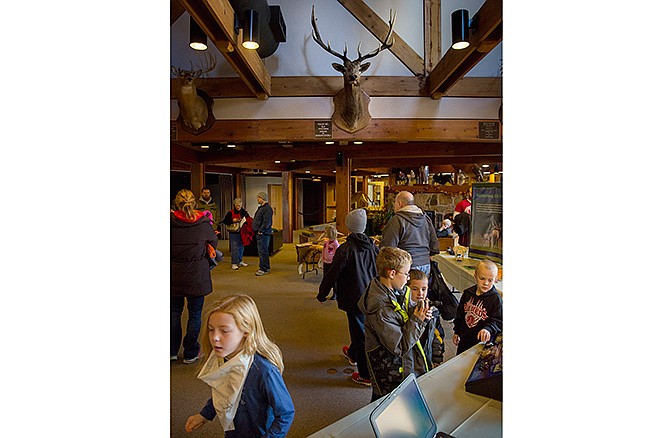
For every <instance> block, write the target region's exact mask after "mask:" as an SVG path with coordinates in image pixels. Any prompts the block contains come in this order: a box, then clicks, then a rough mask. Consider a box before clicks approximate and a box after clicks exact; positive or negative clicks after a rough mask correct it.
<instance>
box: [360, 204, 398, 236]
mask: <svg viewBox="0 0 670 438" xmlns="http://www.w3.org/2000/svg"><path fill="white" fill-rule="evenodd" d="M367 214H368V226H367V230H366V233H365V234H367V235H368V236H379V235H381V234H382V230H383V229H384V226H385V225H386V224H387V223H388V221H389V220H390V219H391V217H392V216H393V208H392V207H391V208H387V209H386V210H385V211H384V210H382V211H367Z"/></svg>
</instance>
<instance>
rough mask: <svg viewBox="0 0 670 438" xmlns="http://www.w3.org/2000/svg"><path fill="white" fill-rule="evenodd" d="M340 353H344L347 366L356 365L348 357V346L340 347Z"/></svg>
mask: <svg viewBox="0 0 670 438" xmlns="http://www.w3.org/2000/svg"><path fill="white" fill-rule="evenodd" d="M342 353H344V357H346V358H347V360H348V361H349V365H352V366H355V365H356V361H355V360H353V359H352V358H351V357H350V356H349V346H348V345H345V346H344V347H342Z"/></svg>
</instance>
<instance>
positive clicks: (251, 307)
mask: <svg viewBox="0 0 670 438" xmlns="http://www.w3.org/2000/svg"><path fill="white" fill-rule="evenodd" d="M217 312H220V313H227V314H229V315H230V316H232V317H233V319H234V320H235V324H237V328H239V329H240V330H241V331H243V332H244V333H245V334H246V336H245V337H244V339H243V340H242V343H243V344H244V345H243V347H242V352H244V353H245V354H248V355H250V356H253V355H254V354H256V353H259V354H260V355H261V356H263V357H265V358H266V359H267V360H269V361H270V362H272V363H273V364H274V365H275V366H276V367H277V368H279V372H280V373H283V372H284V361H283V359H282V354H281V350H279V347H278V346H277V344H275V343H274V342H272V341H271V340H270V339H269V338H268V337H267V335H266V334H265V329H264V328H263V321H261V316H260V314H259V313H258V308H257V307H256V302H255V301H254V300H253V298H251V297H250V296H248V295H244V294H236V295H228V296H225V297H223V298H222V299H220V300H219V301H217V302H216V303H214V305H213V307H212V309H211V310H210V311H209V312H208V313H207V317H206V318H205V320H204V321H203V324H202V329H201V331H200V345H201V348H202V350H203V352H204V353H205V356H204V357H205V358H207V357H209V355H210V353H211V352H212V345H211V343H210V342H209V329H208V327H207V326H208V325H209V318H210V317H211V316H212V314H214V313H217Z"/></svg>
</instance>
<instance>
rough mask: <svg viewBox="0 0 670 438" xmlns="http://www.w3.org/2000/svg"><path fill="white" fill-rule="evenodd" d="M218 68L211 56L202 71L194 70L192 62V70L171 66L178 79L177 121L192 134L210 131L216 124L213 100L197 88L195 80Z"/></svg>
mask: <svg viewBox="0 0 670 438" xmlns="http://www.w3.org/2000/svg"><path fill="white" fill-rule="evenodd" d="M214 67H216V60H215V59H214V57H213V56H212V55H211V54H209V56H208V58H207V65H206V66H205V67H202V68H200V69H194V68H193V62H191V69H190V70H182V69H181V68H177V67H174V66H171V71H172V74H173V75H175V76H176V77H177V79H178V83H179V90H178V103H179V117H178V118H177V121H178V122H180V123H181V125H182V126H183V127H184V128H185V129H186V130H187V131H188V132H191V133H192V134H200V133H201V132H204V131H206V130H207V129H209V128H210V127H211V125H212V123H213V122H214V116H213V114H212V104H213V102H214V101H213V100H212V98H211V97H209V96H208V95H207V93H205V92H204V91H202V90H198V89H197V88H196V86H195V80H196V79H198V78H199V77H200V76H202V75H203V74H205V73H209V72H210V71H212V70H214Z"/></svg>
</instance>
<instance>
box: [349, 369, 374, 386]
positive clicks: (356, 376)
mask: <svg viewBox="0 0 670 438" xmlns="http://www.w3.org/2000/svg"><path fill="white" fill-rule="evenodd" d="M351 380H353V381H354V382H356V383H358V384H359V385H363V386H372V380H370V379H364V378H362V377H361V375H360V374H359V373H358V372H356V373H353V374H352V375H351Z"/></svg>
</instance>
